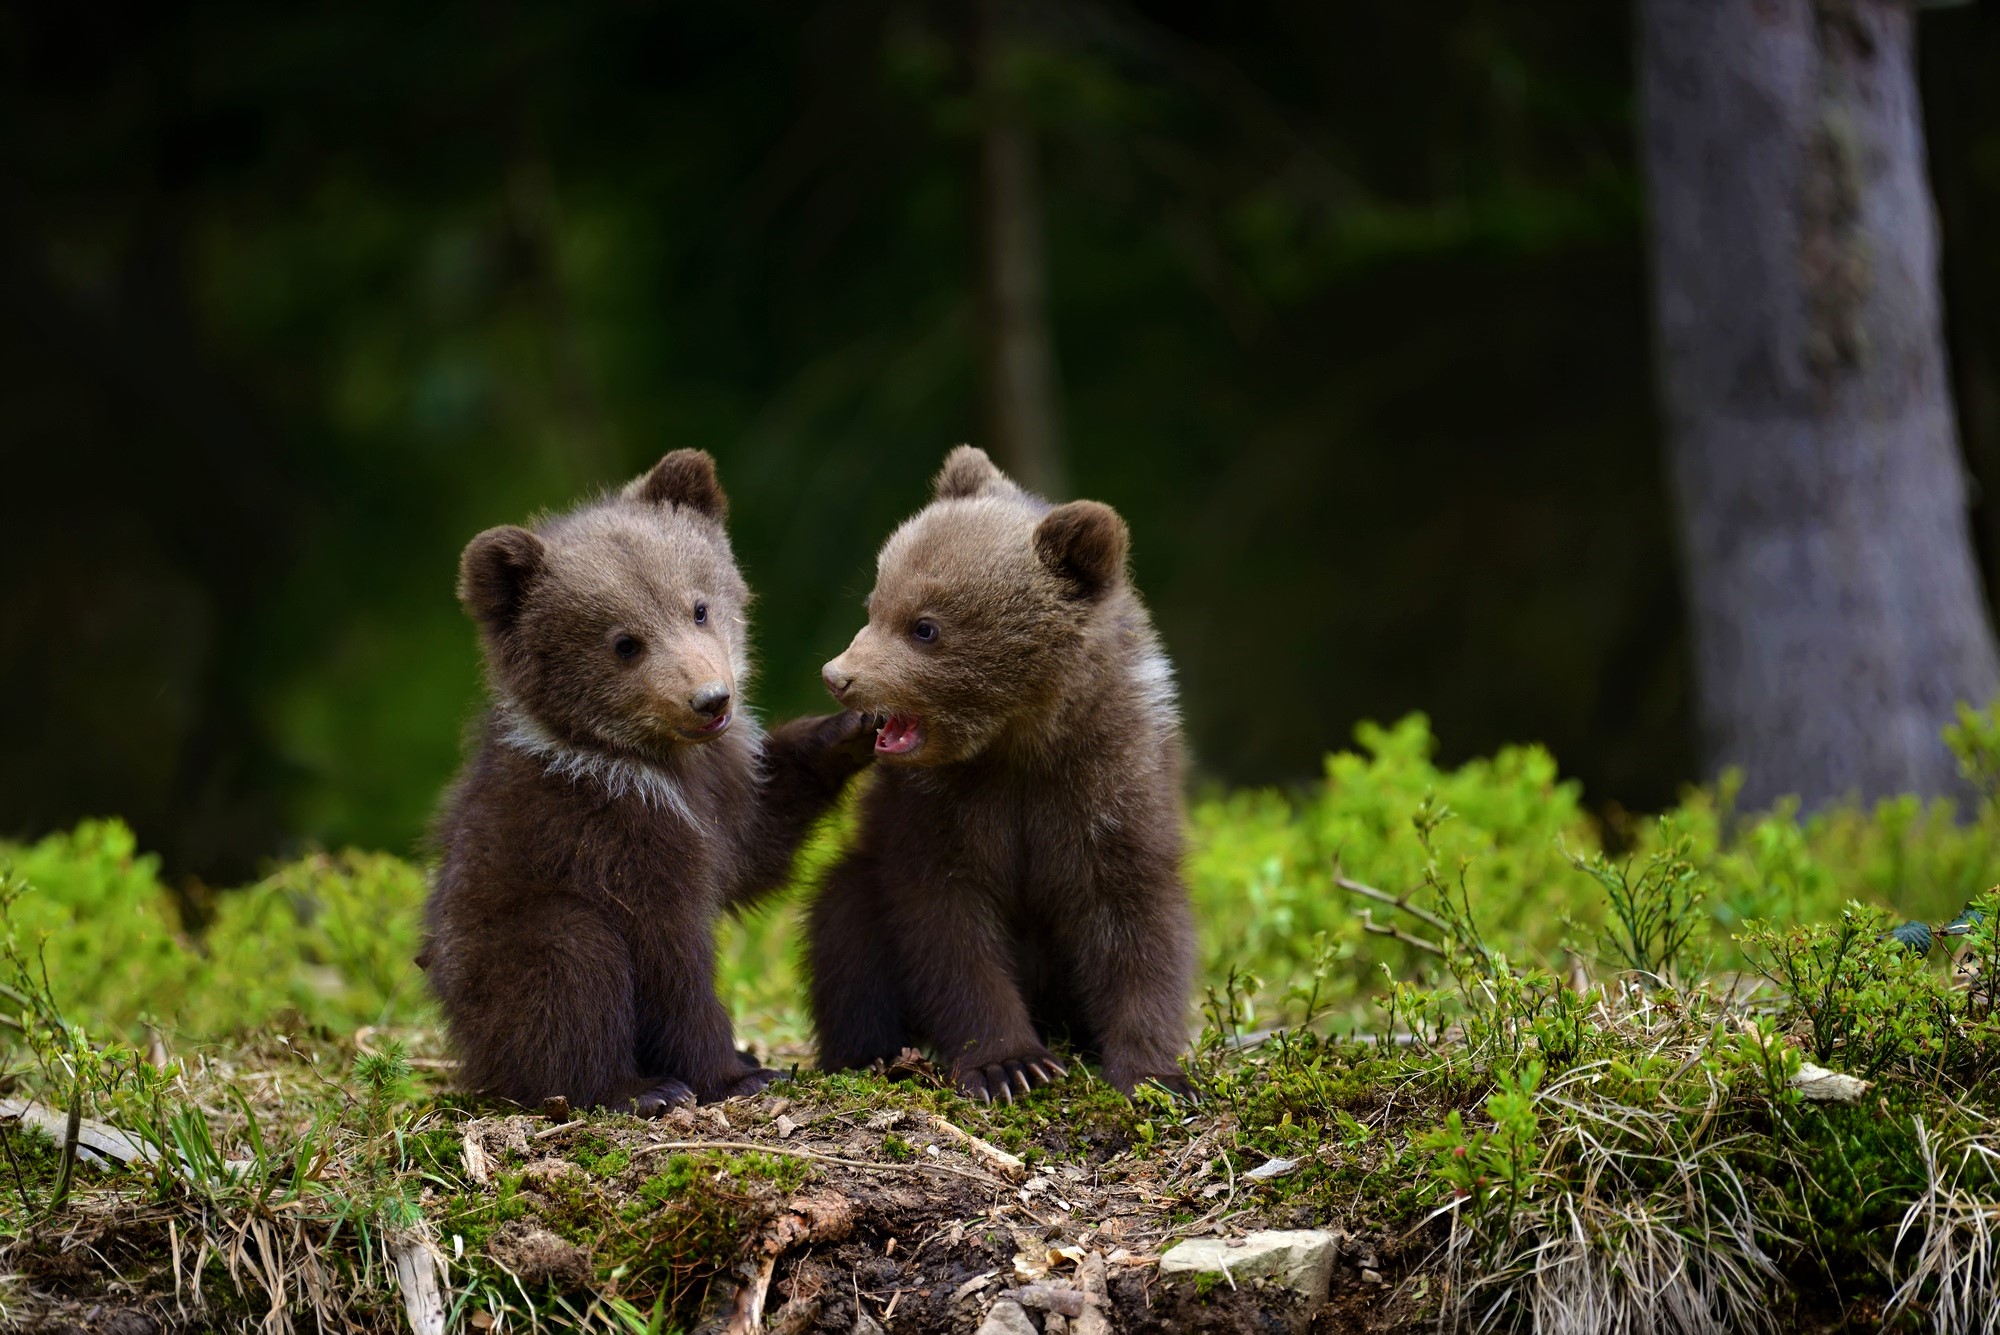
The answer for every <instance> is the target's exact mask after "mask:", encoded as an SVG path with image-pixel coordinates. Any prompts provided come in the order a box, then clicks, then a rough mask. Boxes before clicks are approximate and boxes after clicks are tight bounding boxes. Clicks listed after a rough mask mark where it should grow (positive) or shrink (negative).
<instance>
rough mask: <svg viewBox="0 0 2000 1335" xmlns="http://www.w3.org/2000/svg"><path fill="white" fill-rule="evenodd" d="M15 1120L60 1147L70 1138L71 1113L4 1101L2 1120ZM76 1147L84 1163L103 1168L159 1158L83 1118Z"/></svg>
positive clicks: (110, 1128) (23, 1101)
mask: <svg viewBox="0 0 2000 1335" xmlns="http://www.w3.org/2000/svg"><path fill="white" fill-rule="evenodd" d="M15 1119H18V1120H19V1121H21V1122H22V1123H23V1124H24V1125H27V1126H32V1127H34V1128H35V1129H37V1130H38V1131H40V1132H42V1133H43V1134H44V1135H46V1136H47V1137H48V1138H49V1139H50V1140H53V1141H54V1142H55V1143H56V1144H58V1145H61V1144H62V1143H63V1142H64V1141H65V1140H66V1139H67V1138H68V1135H69V1115H68V1114H67V1113H61V1112H57V1111H55V1110H54V1109H53V1108H49V1107H46V1106H44V1105H43V1104H40V1103H37V1102H35V1101H34V1100H33V1099H0V1120H15ZM76 1147H77V1153H78V1155H79V1156H80V1157H81V1158H82V1159H83V1161H84V1162H85V1163H91V1164H102V1163H103V1162H104V1161H105V1160H106V1159H116V1160H117V1161H118V1162H119V1163H137V1162H139V1161H140V1160H144V1161H145V1162H147V1163H152V1162H153V1161H154V1160H155V1159H157V1158H159V1152H158V1151H157V1150H155V1149H154V1148H153V1147H152V1146H150V1145H148V1144H146V1143H145V1142H144V1141H141V1140H140V1139H138V1138H137V1137H136V1136H133V1135H130V1134H128V1133H127V1132H124V1131H120V1130H119V1129H118V1128H117V1127H115V1126H107V1125H105V1124H104V1123H103V1122H93V1121H92V1120H90V1119H89V1118H88V1117H83V1116H81V1115H80V1114H79V1116H78V1118H77V1131H76Z"/></svg>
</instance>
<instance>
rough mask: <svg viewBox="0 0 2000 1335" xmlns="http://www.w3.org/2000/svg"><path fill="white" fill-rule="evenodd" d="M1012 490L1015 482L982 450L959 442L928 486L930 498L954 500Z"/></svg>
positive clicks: (945, 458)
mask: <svg viewBox="0 0 2000 1335" xmlns="http://www.w3.org/2000/svg"><path fill="white" fill-rule="evenodd" d="M1013 489H1014V484H1013V483H1012V482H1009V481H1008V480H1007V475H1006V474H1005V473H1003V472H1001V471H1000V470H999V469H998V468H996V467H995V466H994V464H993V461H992V460H991V459H989V458H987V457H986V451H985V450H982V449H980V448H978V447H977V446H975V445H961V446H959V447H958V448H957V449H955V450H953V451H952V452H951V453H950V454H947V455H946V456H945V457H944V468H943V469H942V470H940V471H939V473H938V475H937V481H936V482H935V483H933V484H932V485H931V499H932V500H934V501H955V500H960V499H963V498H964V497H967V496H983V495H985V494H987V493H988V492H997V491H1012V490H1013Z"/></svg>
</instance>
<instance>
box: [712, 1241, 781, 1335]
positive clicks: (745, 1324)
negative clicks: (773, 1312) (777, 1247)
mask: <svg viewBox="0 0 2000 1335" xmlns="http://www.w3.org/2000/svg"><path fill="white" fill-rule="evenodd" d="M777 1264H778V1258H777V1254H776V1253H775V1252H774V1253H772V1254H770V1255H767V1256H763V1257H760V1258H759V1259H758V1260H757V1261H756V1262H754V1263H752V1264H750V1265H748V1266H747V1267H746V1268H747V1269H748V1270H749V1272H750V1273H749V1276H748V1278H747V1279H746V1280H745V1281H744V1283H743V1284H742V1285H741V1286H740V1287H739V1288H738V1289H737V1290H736V1300H735V1301H734V1302H733V1303H731V1304H730V1307H729V1321H728V1324H727V1325H725V1326H724V1327H723V1331H724V1332H725V1335H757V1332H758V1331H760V1330H762V1329H763V1328H764V1296H765V1295H766V1294H767V1293H769V1292H770V1291H771V1272H772V1271H773V1270H774V1269H776V1268H777Z"/></svg>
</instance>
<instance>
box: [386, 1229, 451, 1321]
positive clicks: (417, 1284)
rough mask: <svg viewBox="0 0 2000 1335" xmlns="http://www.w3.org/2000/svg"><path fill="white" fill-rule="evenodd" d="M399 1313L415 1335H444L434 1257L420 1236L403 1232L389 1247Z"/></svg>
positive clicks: (442, 1306)
mask: <svg viewBox="0 0 2000 1335" xmlns="http://www.w3.org/2000/svg"><path fill="white" fill-rule="evenodd" d="M389 1259H390V1261H391V1262H392V1263H393V1264H394V1266H395V1274H396V1288H397V1289H398V1290H399V1291H401V1293H402V1295H403V1312H404V1314H405V1315H406V1316H408V1317H409V1318H410V1329H411V1330H412V1331H414V1332H416V1335H444V1293H443V1291H442V1290H441V1289H439V1287H438V1276H437V1258H436V1257H435V1256H433V1255H432V1254H431V1248H430V1243H429V1241H428V1240H427V1239H426V1238H425V1237H424V1236H423V1235H422V1234H421V1233H415V1232H412V1233H406V1234H404V1235H403V1236H402V1237H400V1238H398V1239H396V1240H395V1241H394V1242H393V1243H391V1244H390V1247H389Z"/></svg>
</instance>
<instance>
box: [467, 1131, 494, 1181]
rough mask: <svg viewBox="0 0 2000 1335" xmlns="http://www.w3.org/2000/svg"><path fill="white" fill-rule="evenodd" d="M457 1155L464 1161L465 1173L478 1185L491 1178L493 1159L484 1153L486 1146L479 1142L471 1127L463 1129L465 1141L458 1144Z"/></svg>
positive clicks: (477, 1134) (475, 1132)
mask: <svg viewBox="0 0 2000 1335" xmlns="http://www.w3.org/2000/svg"><path fill="white" fill-rule="evenodd" d="M459 1157H460V1158H461V1159H463V1160H464V1161H465V1175H466V1176H467V1177H469V1178H471V1179H472V1180H473V1181H474V1182H476V1183H478V1184H479V1185H480V1186H482V1187H483V1186H485V1185H486V1184H487V1183H488V1182H491V1181H492V1180H493V1160H492V1157H491V1156H490V1155H488V1154H487V1153H486V1147H485V1146H484V1145H482V1144H480V1142H479V1133H478V1132H477V1131H476V1130H474V1129H473V1128H472V1127H469V1126H468V1127H467V1128H466V1129H465V1141H464V1143H463V1144H462V1145H460V1146H459Z"/></svg>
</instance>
